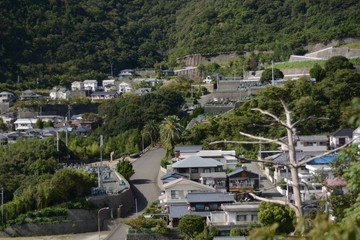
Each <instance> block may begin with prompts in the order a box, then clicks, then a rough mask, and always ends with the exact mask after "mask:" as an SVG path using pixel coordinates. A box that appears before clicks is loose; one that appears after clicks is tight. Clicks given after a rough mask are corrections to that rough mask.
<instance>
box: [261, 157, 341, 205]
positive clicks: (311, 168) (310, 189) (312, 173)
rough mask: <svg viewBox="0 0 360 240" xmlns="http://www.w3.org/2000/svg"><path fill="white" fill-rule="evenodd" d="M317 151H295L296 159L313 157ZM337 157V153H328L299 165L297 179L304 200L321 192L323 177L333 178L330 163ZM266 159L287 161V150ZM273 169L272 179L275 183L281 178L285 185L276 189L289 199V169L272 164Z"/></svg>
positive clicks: (290, 192) (315, 196)
mask: <svg viewBox="0 0 360 240" xmlns="http://www.w3.org/2000/svg"><path fill="white" fill-rule="evenodd" d="M319 154H320V153H319V152H300V151H297V152H296V159H304V160H305V159H307V158H310V157H315V156H317V155H319ZM336 157H337V154H333V155H328V156H325V157H321V158H317V159H315V160H313V161H311V162H308V163H307V164H305V165H304V166H301V167H300V168H299V169H298V171H299V173H298V175H299V180H300V193H301V197H302V199H303V200H304V201H306V200H310V199H313V198H317V197H319V196H320V194H321V192H322V185H323V184H322V183H323V181H324V180H325V179H331V178H333V177H334V176H333V172H332V168H331V166H330V163H332V162H333V160H334V159H335V158H336ZM265 159H266V160H273V161H276V162H284V163H289V156H288V152H283V153H280V154H276V155H274V156H271V157H267V158H265ZM274 167H275V170H274V172H273V174H274V179H275V181H274V182H276V183H278V182H280V181H281V180H282V179H283V180H284V183H285V184H286V186H283V188H282V189H281V188H280V186H279V187H277V189H278V191H279V192H280V193H281V194H283V195H286V196H287V197H288V198H290V199H291V197H292V187H291V185H292V179H291V174H290V170H289V169H287V168H286V167H285V166H283V165H280V164H279V165H274Z"/></svg>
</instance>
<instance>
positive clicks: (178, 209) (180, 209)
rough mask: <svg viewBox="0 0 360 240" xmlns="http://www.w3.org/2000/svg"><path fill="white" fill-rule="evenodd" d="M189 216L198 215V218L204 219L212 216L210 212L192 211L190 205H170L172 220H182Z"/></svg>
mask: <svg viewBox="0 0 360 240" xmlns="http://www.w3.org/2000/svg"><path fill="white" fill-rule="evenodd" d="M187 214H190V215H198V216H202V217H207V216H210V212H209V211H201V212H196V211H190V210H189V206H188V205H170V206H169V217H170V218H181V217H183V216H184V215H187Z"/></svg>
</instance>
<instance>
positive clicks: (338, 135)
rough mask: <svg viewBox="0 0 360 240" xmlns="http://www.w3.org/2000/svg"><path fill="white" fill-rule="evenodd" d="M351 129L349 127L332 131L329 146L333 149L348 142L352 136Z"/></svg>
mask: <svg viewBox="0 0 360 240" xmlns="http://www.w3.org/2000/svg"><path fill="white" fill-rule="evenodd" d="M353 131H354V130H353V129H351V128H343V129H339V130H337V131H335V132H332V133H331V134H330V147H331V148H333V149H334V148H338V147H341V146H342V145H344V144H346V143H348V142H350V141H351V140H352V137H353Z"/></svg>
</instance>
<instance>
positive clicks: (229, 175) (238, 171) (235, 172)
mask: <svg viewBox="0 0 360 240" xmlns="http://www.w3.org/2000/svg"><path fill="white" fill-rule="evenodd" d="M243 171H245V172H248V173H251V174H253V175H258V174H256V173H253V172H250V171H247V170H245V169H242V168H239V169H237V170H235V171H233V172H231V173H228V174H227V176H228V177H231V176H234V175H236V174H238V173H240V172H243Z"/></svg>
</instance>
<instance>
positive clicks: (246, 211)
mask: <svg viewBox="0 0 360 240" xmlns="http://www.w3.org/2000/svg"><path fill="white" fill-rule="evenodd" d="M221 208H222V210H223V211H215V212H210V216H209V217H207V221H206V224H207V225H208V226H210V225H212V226H215V227H216V228H217V229H219V230H220V231H226V230H230V229H231V228H234V227H240V228H247V227H248V224H249V223H257V222H258V215H257V214H258V213H259V203H258V202H245V203H233V204H222V205H221Z"/></svg>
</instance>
